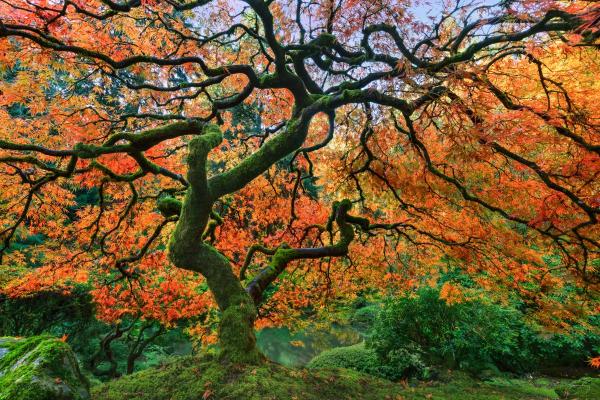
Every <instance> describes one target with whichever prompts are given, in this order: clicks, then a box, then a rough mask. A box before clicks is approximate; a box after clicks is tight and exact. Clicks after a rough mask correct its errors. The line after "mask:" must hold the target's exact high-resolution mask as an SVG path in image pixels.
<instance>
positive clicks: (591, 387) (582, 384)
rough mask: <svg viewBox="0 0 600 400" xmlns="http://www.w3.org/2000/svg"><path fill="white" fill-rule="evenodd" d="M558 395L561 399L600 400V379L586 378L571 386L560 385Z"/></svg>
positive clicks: (572, 383)
mask: <svg viewBox="0 0 600 400" xmlns="http://www.w3.org/2000/svg"><path fill="white" fill-rule="evenodd" d="M556 393H558V395H559V396H560V398H561V399H578V400H596V399H600V378H592V377H586V378H581V379H578V380H576V381H574V382H571V383H569V384H564V385H560V386H559V387H558V388H557V389H556Z"/></svg>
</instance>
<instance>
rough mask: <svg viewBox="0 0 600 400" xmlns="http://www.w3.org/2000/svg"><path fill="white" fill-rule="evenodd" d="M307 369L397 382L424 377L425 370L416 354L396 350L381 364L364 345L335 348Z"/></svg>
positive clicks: (310, 363) (375, 354) (320, 355)
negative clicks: (342, 370) (346, 371)
mask: <svg viewBox="0 0 600 400" xmlns="http://www.w3.org/2000/svg"><path fill="white" fill-rule="evenodd" d="M307 367H308V368H346V369H352V370H355V371H359V372H365V373H367V374H371V375H375V376H379V377H382V378H387V379H391V380H397V379H400V378H402V377H404V376H419V377H422V376H424V375H425V373H426V371H427V369H426V367H425V364H424V363H423V361H422V360H421V358H420V356H419V354H418V352H414V351H408V350H406V349H398V350H397V351H395V352H393V354H391V355H390V361H389V362H388V363H387V364H382V363H381V362H380V360H379V358H378V357H377V353H375V351H374V350H373V349H369V348H366V347H365V345H364V343H359V344H355V345H353V346H347V347H336V348H334V349H331V350H327V351H324V352H322V353H321V354H319V355H318V356H316V357H315V358H313V359H312V360H311V361H310V362H309V363H308V364H307Z"/></svg>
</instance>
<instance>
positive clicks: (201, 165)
mask: <svg viewBox="0 0 600 400" xmlns="http://www.w3.org/2000/svg"><path fill="white" fill-rule="evenodd" d="M221 140H222V137H221V133H220V132H219V130H218V128H216V127H213V126H207V127H206V128H205V130H204V133H203V135H202V136H197V137H195V138H194V139H192V140H191V141H190V143H189V146H188V148H189V155H188V175H187V178H188V182H189V187H188V189H187V191H186V194H185V198H184V200H183V202H182V204H181V212H180V214H179V220H178V222H177V226H176V227H175V230H174V232H173V235H172V237H171V240H170V242H169V257H170V259H171V261H172V262H173V264H174V265H175V266H177V267H178V268H183V269H187V270H191V271H195V272H198V273H200V274H202V275H203V276H204V277H205V278H206V282H207V284H208V287H209V289H210V290H211V292H212V294H213V295H214V297H215V300H216V302H217V304H218V306H219V309H220V310H221V323H220V325H219V344H220V347H221V350H220V357H221V359H222V360H224V361H227V362H232V363H258V362H261V361H262V360H263V359H264V357H263V356H262V355H261V354H260V352H259V351H258V349H257V348H256V336H255V334H254V320H255V319H256V307H255V305H254V302H253V301H252V299H251V298H250V296H249V295H248V293H246V290H245V289H244V288H243V287H242V284H241V283H240V281H239V279H238V278H237V276H235V274H234V273H233V270H232V268H231V264H230V263H229V260H228V259H227V258H226V257H225V256H223V255H222V254H221V253H220V252H219V251H218V250H216V249H215V248H214V247H212V246H211V245H210V244H208V243H206V242H204V241H203V240H202V237H203V234H204V232H205V229H206V227H207V224H208V220H209V218H210V212H211V210H212V206H213V203H214V199H213V198H212V196H211V194H210V189H209V187H208V183H207V178H206V157H207V155H208V152H209V151H210V150H211V149H212V148H214V147H216V146H217V145H218V144H219V143H220V142H221ZM159 208H160V207H159Z"/></svg>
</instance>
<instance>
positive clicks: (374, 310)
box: [350, 305, 380, 334]
mask: <svg viewBox="0 0 600 400" xmlns="http://www.w3.org/2000/svg"><path fill="white" fill-rule="evenodd" d="M379 310H380V307H379V305H367V306H364V307H361V308H359V309H357V310H356V311H354V313H353V314H352V315H351V316H350V325H351V326H352V327H353V328H354V329H356V330H357V331H359V332H361V333H363V334H365V333H367V332H368V331H369V330H370V329H371V327H372V326H373V325H374V324H375V320H376V319H377V314H379Z"/></svg>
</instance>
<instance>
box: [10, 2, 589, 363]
mask: <svg viewBox="0 0 600 400" xmlns="http://www.w3.org/2000/svg"><path fill="white" fill-rule="evenodd" d="M415 4H416V5H418V4H419V3H418V2H415ZM412 5H413V4H412V2H410V1H404V0H398V1H392V2H390V1H370V2H360V1H354V0H339V1H324V2H316V3H315V2H305V1H302V0H299V1H295V2H291V1H263V0H246V1H243V2H224V1H210V0H200V1H189V2H185V1H178V0H165V1H139V0H131V1H120V2H119V1H110V0H101V1H86V2H83V1H72V0H65V1H60V2H56V1H44V0H36V1H30V0H29V1H20V0H17V1H10V2H8V1H2V2H0V16H1V19H0V38H1V40H0V43H1V44H0V46H1V50H2V51H1V52H0V57H1V59H2V63H3V65H4V66H3V78H4V79H3V80H4V82H3V83H2V85H1V87H0V90H1V93H2V98H1V99H2V100H1V101H2V109H1V111H0V119H2V120H3V121H5V123H4V124H3V126H4V128H3V131H2V140H0V149H2V150H1V153H0V162H1V164H0V165H1V167H0V168H1V170H0V173H2V177H3V178H2V185H3V190H2V194H1V195H0V196H1V197H0V207H2V217H1V224H2V225H0V239H2V242H3V244H2V245H0V256H2V262H4V263H10V264H12V263H19V262H22V261H23V257H24V253H23V252H22V251H19V250H18V249H15V248H14V247H12V246H11V243H14V241H15V240H16V239H19V238H24V237H28V236H30V235H33V234H41V235H43V237H44V242H43V244H41V245H40V246H37V247H36V248H35V249H34V250H32V251H28V253H27V257H28V258H29V259H30V260H35V261H37V262H39V263H40V264H42V265H43V266H42V267H41V268H38V269H36V270H35V271H34V275H35V277H36V278H35V279H34V278H33V277H32V276H28V277H27V279H26V282H25V283H23V284H21V285H15V286H13V287H12V290H13V291H15V292H19V291H23V292H27V291H28V290H29V291H31V290H38V288H39V287H43V286H45V285H48V284H52V285H67V286H68V284H69V283H70V282H73V281H74V282H82V281H88V280H92V281H94V282H96V283H98V284H99V288H98V292H97V294H98V296H97V300H98V302H99V303H100V304H105V305H107V306H108V307H110V306H111V305H112V304H110V302H107V301H106V297H105V298H102V295H101V294H102V293H103V292H104V293H106V292H110V293H120V292H121V289H123V290H125V292H124V293H125V294H124V295H123V296H122V297H123V298H119V300H123V299H125V300H126V302H125V304H127V299H128V298H131V299H134V302H135V304H136V306H137V305H140V304H141V305H142V306H141V307H142V308H143V305H144V304H145V302H146V300H147V299H148V298H150V297H152V298H154V299H155V300H156V301H153V302H152V304H154V305H157V304H158V303H161V302H163V303H165V304H166V303H167V302H169V299H168V298H162V297H160V296H161V295H159V294H155V293H152V288H153V287H154V286H153V285H156V284H160V283H161V282H162V280H163V279H166V280H167V281H169V282H171V283H172V284H178V285H184V286H185V287H188V288H192V289H189V290H192V291H193V290H195V289H193V288H194V287H197V288H200V287H201V285H203V284H206V285H207V286H208V289H209V290H210V292H211V293H212V295H213V297H214V301H215V302H216V305H217V306H218V308H219V309H220V311H221V321H220V328H219V334H218V336H219V343H220V347H221V356H222V357H223V359H225V360H229V361H234V362H257V361H260V360H261V355H260V354H259V352H258V351H257V350H256V346H255V337H254V330H253V327H254V324H255V320H256V318H257V306H259V307H260V306H261V305H262V304H263V303H264V302H265V301H266V300H268V303H267V310H269V311H270V312H271V314H273V313H281V312H284V311H285V309H288V308H289V309H291V308H299V307H306V306H307V305H309V304H318V302H321V303H327V302H328V301H331V299H332V298H333V297H334V296H343V295H352V293H353V292H355V291H356V290H357V288H358V287H361V286H364V285H365V284H366V283H367V282H369V283H371V284H372V283H373V282H380V286H381V287H382V289H383V288H388V287H392V288H393V287H396V288H397V287H399V286H401V287H411V286H418V285H422V284H423V283H424V278H425V277H426V276H429V277H430V278H431V276H432V273H433V277H434V278H435V270H436V269H437V270H439V269H443V268H444V267H443V265H442V266H441V265H440V260H442V256H443V255H446V256H449V257H451V258H452V259H454V260H457V261H459V263H460V264H461V266H462V268H463V269H464V270H465V271H466V272H468V273H470V274H472V275H476V276H477V277H478V284H480V285H481V286H483V287H487V288H489V289H490V290H491V291H492V292H494V293H497V294H498V296H499V297H502V294H503V293H506V292H507V291H514V290H517V291H518V292H519V293H520V294H521V295H522V296H524V297H525V298H526V299H527V301H528V304H529V306H530V308H531V310H532V312H534V313H536V314H537V316H538V317H539V318H540V319H545V322H546V323H547V324H549V325H552V324H553V325H558V326H560V325H562V324H568V323H569V321H571V320H574V319H577V318H578V317H579V316H581V315H585V314H586V313H589V312H591V309H593V307H594V302H593V298H594V296H595V292H596V291H597V289H598V250H599V247H600V245H599V242H598V236H599V228H598V221H597V215H598V213H599V212H600V199H599V198H598V189H599V188H598V186H599V183H598V182H599V181H598V179H597V175H598V173H599V171H600V166H599V158H598V153H599V152H598V149H599V145H598V143H597V140H596V139H597V135H598V124H597V121H596V120H595V119H594V116H595V115H597V104H598V103H599V102H598V101H597V94H596V93H597V92H598V91H597V89H598V88H597V85H598V83H597V82H596V81H595V79H594V77H595V76H597V73H595V72H597V69H598V65H600V64H599V63H598V62H597V61H598V60H597V57H598V55H597V50H596V49H595V45H596V43H595V40H596V39H597V33H596V30H595V29H594V25H593V24H592V25H589V22H588V20H589V15H590V14H589V12H588V8H589V2H587V1H577V2H569V4H568V6H565V4H564V2H559V1H536V2H532V1H511V2H500V3H498V4H495V5H491V4H488V3H485V2H475V1H473V2H456V3H454V4H451V5H450V6H449V8H447V9H445V10H444V11H443V13H442V16H441V17H440V18H436V19H434V20H433V21H428V20H427V19H426V18H425V19H423V17H419V16H416V15H414V14H413V13H412V12H411V10H413V8H412V7H411V6H412ZM584 24H588V26H587V28H588V29H585V30H584V31H583V32H581V33H577V32H575V31H576V30H577V29H578V28H579V27H581V26H582V25H584ZM584 26H585V25H584ZM590 27H591V28H590ZM573 76H576V78H577V79H572V77H573ZM241 105H245V106H249V107H252V108H254V109H255V110H256V111H257V117H256V119H255V120H254V121H252V123H251V124H244V123H241V122H239V120H238V123H237V124H235V125H234V122H235V121H236V115H235V112H231V111H230V110H232V109H234V108H236V107H238V108H236V110H237V112H239V111H240V108H239V107H240V106H241ZM238 117H239V115H238ZM184 149H187V151H184ZM184 153H185V154H184ZM209 154H210V158H209ZM319 178H320V179H319ZM90 188H97V190H98V201H97V203H96V204H92V205H89V206H87V207H84V208H82V209H79V210H77V211H76V212H75V214H76V215H75V216H74V215H73V208H72V207H73V205H74V194H73V193H74V192H75V190H77V189H90ZM69 207H71V208H69ZM161 215H162V217H161ZM240 228H241V229H240ZM167 250H168V257H169V260H170V261H168V260H167V259H166V256H165V254H166V252H167ZM382 266H383V267H382ZM199 276H201V277H202V279H201V278H200V277H199ZM156 277H159V278H158V279H155V278H156ZM283 278H286V279H283ZM381 278H385V279H384V280H383V282H382V279H381ZM566 284H569V285H573V287H574V288H575V289H574V290H573V291H572V292H570V294H569V295H568V296H566V297H565V296H563V297H562V298H559V297H558V296H556V293H555V292H554V291H553V290H554V289H555V288H556V287H557V286H564V285H566ZM115 285H118V286H115ZM115 287H117V288H118V289H117V290H115ZM274 288H277V289H278V290H277V291H274V290H273V289H274ZM505 289H506V290H505ZM201 292H202V290H201V289H198V291H197V293H201ZM144 293H146V295H145V296H144ZM148 293H151V294H148ZM188 293H191V292H188ZM445 295H446V296H449V295H453V296H458V297H460V288H454V289H453V290H452V291H451V293H449V292H447V293H445ZM117 297H119V296H117ZM140 299H141V300H140ZM188 300H189V301H190V304H193V301H192V300H191V299H188ZM180 306H182V307H183V304H181V305H179V304H178V305H177V306H176V307H172V306H170V310H171V313H174V312H179V311H178V310H179V307H180ZM190 307H191V306H190ZM269 307H270V309H269ZM192 308H193V307H192ZM201 308H202V307H201ZM154 310H160V311H157V312H159V313H167V315H168V313H169V311H168V310H167V311H165V310H162V309H161V308H160V306H158V308H156V307H154ZM202 310H203V311H204V309H203V308H202ZM596 311H597V310H596Z"/></svg>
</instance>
